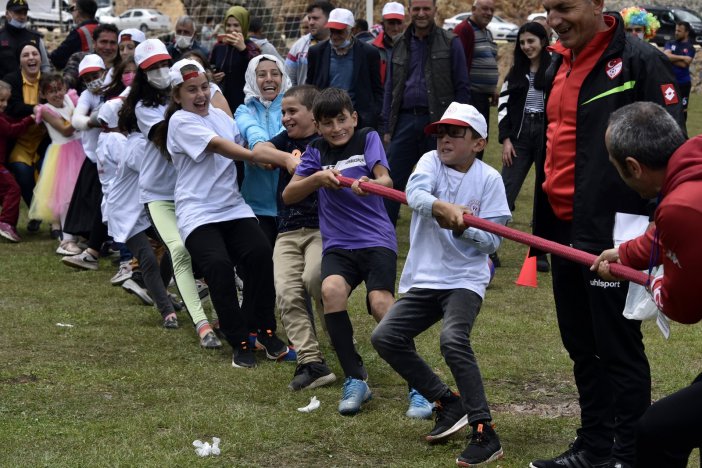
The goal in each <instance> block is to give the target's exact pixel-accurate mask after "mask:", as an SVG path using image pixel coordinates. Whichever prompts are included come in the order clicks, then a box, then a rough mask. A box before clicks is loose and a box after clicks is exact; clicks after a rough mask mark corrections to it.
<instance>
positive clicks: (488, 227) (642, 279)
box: [337, 175, 648, 286]
mask: <svg viewBox="0 0 702 468" xmlns="http://www.w3.org/2000/svg"><path fill="white" fill-rule="evenodd" d="M337 178H338V179H339V182H340V183H341V185H342V186H344V187H351V185H352V184H353V183H354V182H356V179H352V178H350V177H345V176H341V175H340V176H337ZM360 187H361V189H363V190H364V191H365V192H368V193H372V194H375V195H380V196H381V197H383V198H387V199H389V200H393V201H396V202H400V203H403V204H405V205H406V204H407V197H406V196H405V194H404V192H401V191H399V190H395V189H391V188H388V187H384V186H382V185H378V184H374V183H370V182H361V183H360ZM463 222H464V223H466V225H467V226H471V227H474V228H477V229H482V230H483V231H488V232H491V233H493V234H497V235H498V236H502V237H504V238H505V239H510V240H513V241H515V242H519V243H520V244H525V245H528V246H531V247H535V248H537V249H539V250H542V251H544V252H548V253H551V254H553V255H558V256H559V257H562V258H565V259H566V260H570V261H572V262H575V263H580V264H581V265H585V266H590V265H592V264H593V262H594V261H595V259H596V258H597V255H593V254H591V253H588V252H583V251H582V250H578V249H574V248H572V247H568V246H567V245H563V244H559V243H557V242H553V241H550V240H546V239H544V238H541V237H537V236H535V235H533V234H527V233H526V232H522V231H518V230H516V229H512V228H509V227H507V226H503V225H501V224H497V223H493V222H492V221H488V220H485V219H482V218H478V217H477V216H470V215H463ZM610 271H611V272H612V274H613V275H615V276H617V277H619V278H621V279H625V280H628V281H631V282H634V283H636V284H640V285H642V286H646V284H647V283H648V275H647V274H646V273H644V272H641V271H638V270H634V269H633V268H630V267H627V266H624V265H621V264H619V263H611V264H610Z"/></svg>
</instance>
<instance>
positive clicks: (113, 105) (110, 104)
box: [97, 97, 124, 128]
mask: <svg viewBox="0 0 702 468" xmlns="http://www.w3.org/2000/svg"><path fill="white" fill-rule="evenodd" d="M122 104H124V100H123V99H121V98H118V97H117V98H114V99H110V100H109V101H107V102H105V103H104V104H103V105H101V106H100V110H99V111H98V115H97V118H98V120H99V121H100V122H102V124H103V125H104V126H105V127H106V128H117V126H118V122H119V110H120V109H121V108H122Z"/></svg>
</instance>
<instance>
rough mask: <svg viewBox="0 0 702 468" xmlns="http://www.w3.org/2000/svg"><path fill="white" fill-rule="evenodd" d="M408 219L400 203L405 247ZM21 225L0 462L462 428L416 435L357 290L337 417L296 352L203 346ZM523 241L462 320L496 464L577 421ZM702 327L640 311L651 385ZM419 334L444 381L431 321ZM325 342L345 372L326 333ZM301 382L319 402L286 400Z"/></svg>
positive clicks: (398, 445) (438, 461) (513, 460)
mask: <svg viewBox="0 0 702 468" xmlns="http://www.w3.org/2000/svg"><path fill="white" fill-rule="evenodd" d="M698 105H700V99H699V98H698V97H697V96H694V97H693V99H692V105H691V108H692V109H695V111H694V112H692V113H691V116H690V119H691V120H690V124H689V127H690V135H696V134H698V133H700V130H702V112H699V111H697V109H696V108H697V106H698ZM493 117H494V116H493ZM491 128H493V129H495V128H496V126H495V122H493V125H492V127H491ZM499 149H500V148H499V146H498V145H497V144H496V141H492V142H491V143H490V145H489V148H488V152H487V157H486V160H487V161H488V162H489V163H491V164H493V165H494V166H497V164H498V161H499ZM531 185H532V182H531V178H530V180H529V181H528V182H527V183H526V184H525V187H524V190H523V193H522V195H521V197H520V199H519V201H518V211H517V212H516V213H515V221H514V223H513V225H512V226H513V227H515V228H517V229H521V230H525V231H526V230H528V229H529V226H528V222H529V219H530V215H531V213H530V209H531V204H530V202H529V200H530V197H531V195H532V187H531ZM409 217H410V216H409V212H408V211H403V214H402V222H401V226H400V229H399V234H398V238H399V240H400V241H401V248H402V250H403V252H406V249H407V241H406V239H407V222H408V220H409ZM25 224H26V218H25V214H24V213H23V215H22V219H21V221H20V226H24V225H25ZM21 235H22V236H23V238H24V239H25V241H24V242H22V243H21V244H9V243H2V244H0V317H1V318H2V323H3V326H2V328H0V421H1V423H0V444H1V446H2V449H1V450H0V466H3V467H5V466H7V467H15V466H51V467H62V466H70V467H72V466H193V465H197V466H305V467H307V466H312V467H316V466H320V467H321V466H325V467H326V466H378V465H392V466H453V465H454V459H455V457H456V456H457V455H458V454H459V453H460V452H461V451H462V450H463V448H464V445H465V440H464V439H462V438H460V437H456V438H453V439H451V440H450V441H449V442H448V443H446V444H443V445H436V446H429V445H427V444H426V443H424V442H423V440H422V438H421V436H422V435H423V434H425V433H426V432H428V430H429V429H430V428H431V426H432V423H431V422H429V421H411V420H408V419H407V418H405V417H404V412H405V410H406V386H405V384H404V383H403V381H402V379H400V377H399V376H398V375H397V374H395V373H394V372H393V371H392V370H391V369H390V367H389V366H388V365H387V364H385V363H384V362H383V361H382V360H381V359H380V358H379V357H378V356H377V354H376V353H375V352H374V351H373V349H372V347H371V345H370V343H369V341H368V337H369V335H370V332H371V330H372V329H373V326H374V322H373V320H372V319H371V318H370V317H369V316H368V315H367V314H366V312H365V307H364V304H363V292H362V291H357V292H355V293H354V294H353V296H352V305H351V306H350V310H351V314H352V317H353V322H354V326H355V329H356V336H357V338H358V341H359V350H360V353H361V355H362V356H363V357H364V359H365V361H366V364H367V367H368V370H369V373H370V385H371V387H372V389H373V392H374V398H373V400H372V401H371V402H370V403H369V404H368V405H367V406H366V407H365V408H364V410H363V411H362V412H361V413H360V414H359V415H357V416H355V417H342V416H340V415H339V414H338V413H337V411H336V405H337V402H338V399H339V396H340V383H338V382H337V383H336V384H334V385H333V386H331V387H327V388H321V389H316V390H314V391H304V392H300V393H293V392H291V391H289V390H288V389H287V384H288V382H289V381H290V379H291V377H292V373H293V370H294V365H292V364H289V363H280V364H279V363H271V362H263V360H259V364H260V365H259V367H258V368H257V369H255V370H241V369H233V368H232V367H231V364H230V358H231V355H230V351H229V349H228V348H225V350H222V351H218V352H205V351H202V350H200V349H199V348H198V342H197V339H196V337H195V333H194V332H193V330H192V328H191V327H190V326H187V325H188V324H187V318H186V316H185V315H184V314H181V315H180V318H181V323H184V324H186V326H184V327H181V328H180V329H178V330H176V331H166V330H163V329H161V328H160V327H159V315H158V314H157V312H156V311H155V309H153V308H148V307H143V306H140V305H138V304H137V302H136V299H134V297H133V296H130V295H127V294H125V293H124V292H122V291H121V290H120V289H119V288H114V287H112V286H110V284H109V282H108V280H109V278H110V276H111V275H112V274H113V273H114V270H115V268H113V267H112V266H111V265H110V263H109V262H108V261H104V260H103V261H102V262H101V265H100V270H99V271H97V272H78V271H73V270H71V269H69V268H66V267H64V266H63V265H61V264H60V262H59V257H58V256H56V255H55V254H54V253H53V250H54V249H55V241H51V240H49V239H48V235H47V234H46V233H45V232H42V233H41V234H38V235H29V234H27V233H26V232H24V231H23V230H22V232H21ZM525 253H526V247H524V246H522V245H518V244H515V243H514V242H510V241H505V242H504V244H503V246H502V248H501V250H500V256H501V258H502V262H503V267H502V268H500V269H499V270H498V272H497V276H496V277H495V280H494V282H493V284H492V286H491V287H490V289H489V290H488V294H487V297H486V301H485V303H484V305H483V308H482V311H481V313H480V316H479V319H478V321H477V325H476V328H475V331H474V334H473V344H474V348H475V350H476V353H477V356H478V359H479V362H480V366H481V370H482V372H483V376H484V379H485V387H486V391H487V394H488V399H489V401H490V404H491V406H492V408H493V415H494V418H495V422H496V424H497V428H498V431H499V433H500V435H501V438H502V443H503V447H504V450H505V459H504V460H503V461H502V462H501V463H500V464H499V465H497V466H502V467H524V466H527V465H528V462H529V461H530V460H532V459H533V458H535V457H542V456H545V455H551V454H555V453H559V452H560V451H562V450H563V449H564V448H565V447H566V446H567V444H568V443H569V442H570V440H571V439H572V438H573V437H574V430H575V428H576V427H577V425H578V409H577V400H576V392H575V387H574V384H573V379H572V374H571V363H570V360H569V359H568V356H567V354H566V352H565V351H564V349H563V347H562V345H561V343H560V338H559V334H558V327H557V325H556V321H555V313H554V307H553V300H552V295H551V281H550V276H549V275H547V274H539V287H538V288H537V289H530V288H521V287H517V286H515V285H514V280H515V279H516V278H517V275H518V273H519V268H520V267H521V263H522V261H523V258H524V255H525ZM401 258H404V256H403V255H401ZM57 323H68V324H72V325H74V327H73V328H63V327H59V326H57V325H56V324H57ZM701 330H702V329H700V327H696V326H693V327H684V326H680V325H673V327H672V336H671V338H670V340H668V341H665V340H664V339H663V338H662V336H661V335H660V333H659V332H658V331H657V330H656V328H655V325H653V324H651V323H647V324H645V325H644V333H645V342H646V348H647V351H648V355H649V358H650V361H651V368H652V375H653V395H654V398H660V397H661V396H664V395H666V394H669V393H671V392H673V391H675V390H676V389H679V388H681V387H683V386H685V385H686V384H687V383H689V382H690V381H691V380H692V379H693V378H694V377H695V376H696V375H697V373H698V372H699V371H700V369H702V353H701V352H700V346H699V344H700V339H701V334H702V331H701ZM417 347H418V349H419V351H420V352H421V353H422V354H423V355H424V356H425V357H426V359H427V361H428V362H429V363H430V365H431V366H432V367H433V368H435V369H436V370H437V372H438V373H439V375H441V376H442V377H444V378H445V379H447V380H448V381H449V382H451V381H452V379H451V375H450V373H449V371H448V369H447V367H446V365H445V364H444V363H443V362H442V359H441V356H440V354H439V351H438V336H437V328H436V327H435V328H433V329H431V330H429V331H428V332H427V333H425V334H424V335H422V336H421V337H420V338H419V339H418V342H417ZM323 351H324V353H325V355H326V356H327V359H328V360H329V363H330V365H331V366H332V368H333V369H334V371H335V372H336V373H337V376H341V375H342V373H341V370H340V368H339V366H338V363H337V361H336V358H335V356H334V354H333V351H332V350H331V349H330V348H329V343H328V341H327V340H326V339H323ZM312 395H316V396H317V397H318V398H319V400H321V402H322V405H321V408H320V409H319V410H317V411H315V412H313V413H310V414H303V413H299V412H297V411H296V408H297V407H300V406H304V405H306V404H307V403H308V401H309V398H310V397H311V396H312ZM213 436H217V437H220V438H221V439H222V442H221V449H222V454H221V455H220V456H219V457H216V458H209V459H199V458H198V457H197V456H196V455H195V451H194V449H193V447H192V446H191V443H192V441H193V440H195V439H208V440H211V438H212V437H213ZM695 460H697V455H696V454H695ZM693 463H694V462H693Z"/></svg>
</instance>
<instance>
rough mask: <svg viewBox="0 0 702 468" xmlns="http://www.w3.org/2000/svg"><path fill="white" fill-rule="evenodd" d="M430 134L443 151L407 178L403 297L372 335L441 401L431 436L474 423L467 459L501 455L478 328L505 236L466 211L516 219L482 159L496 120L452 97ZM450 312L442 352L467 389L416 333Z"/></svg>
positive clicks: (411, 380) (402, 370)
mask: <svg viewBox="0 0 702 468" xmlns="http://www.w3.org/2000/svg"><path fill="white" fill-rule="evenodd" d="M424 131H425V133H427V134H431V135H432V136H433V137H435V138H436V150H434V151H430V152H428V153H426V154H424V156H422V157H421V158H420V160H419V162H418V163H417V167H416V168H415V170H414V172H413V173H412V175H411V176H410V178H409V181H408V183H407V203H408V205H409V206H410V208H412V210H413V211H412V222H411V224H410V249H409V252H408V253H407V261H406V262H405V266H404V269H403V271H402V277H401V278H400V287H399V291H400V292H401V293H403V294H404V295H403V296H402V298H400V299H399V300H398V301H397V302H396V303H395V304H394V305H393V306H392V308H391V309H390V311H389V312H388V313H387V314H386V315H385V317H384V318H383V320H382V321H381V322H380V324H378V326H377V327H376V329H375V331H374V332H373V335H372V336H371V342H372V343H373V346H374V347H375V349H376V350H377V351H378V354H379V355H380V357H382V358H383V359H384V360H385V361H387V362H388V364H390V365H391V366H392V368H393V369H395V371H397V373H399V374H400V375H401V376H402V377H403V378H404V379H405V380H406V381H407V383H408V384H409V386H410V387H412V388H414V389H416V390H417V391H418V392H419V393H421V394H422V395H423V396H424V397H425V398H426V399H427V400H429V401H435V402H436V405H437V406H436V423H435V425H434V429H433V430H432V431H431V432H429V434H428V435H427V436H426V440H427V441H429V442H437V441H440V440H442V439H445V438H446V437H448V436H450V435H451V434H454V433H455V432H457V431H459V430H461V429H462V428H463V427H465V426H466V425H468V424H470V426H471V431H472V432H471V436H470V437H469V442H468V445H467V447H466V449H465V450H464V451H463V453H461V455H460V456H459V457H458V458H457V460H456V462H457V464H458V466H475V465H477V464H480V465H481V466H482V464H484V463H485V464H487V463H490V462H493V461H495V460H497V459H499V458H502V446H501V444H500V440H499V438H498V436H497V433H496V432H495V430H494V427H493V425H492V422H491V421H492V416H491V414H490V409H489V407H488V404H487V399H486V397H485V390H484V388H483V380H482V377H481V375H480V368H479V367H478V363H477V360H476V358H475V354H474V353H473V350H472V348H471V344H470V333H471V329H472V328H473V324H474V323H475V319H476V317H477V315H478V312H479V311H480V306H481V305H482V302H483V297H484V296H485V289H486V288H487V285H488V284H489V283H490V271H489V269H488V263H487V261H488V254H490V253H493V252H495V251H496V250H497V248H498V247H499V246H500V242H501V241H502V238H501V237H499V236H497V235H495V234H491V233H489V232H486V231H481V230H478V229H475V228H472V227H467V226H465V225H464V223H463V215H464V214H468V215H470V216H478V217H480V218H483V219H488V220H490V221H493V222H496V223H499V224H502V225H504V224H506V223H507V222H508V221H509V220H510V219H511V211H510V209H509V206H507V197H506V195H505V187H504V184H503V183H502V178H501V176H500V174H499V173H498V172H497V171H496V170H495V169H493V168H492V167H490V166H489V165H487V164H485V163H483V162H482V161H481V160H479V159H476V156H477V154H478V153H479V152H480V151H482V150H483V149H484V148H485V143H486V138H487V123H486V122H485V118H484V117H483V116H482V115H481V114H480V112H478V110H477V109H476V108H475V107H473V106H471V105H468V104H460V103H458V102H452V103H451V104H450V105H449V107H448V109H446V112H445V113H444V115H443V117H442V118H441V120H439V121H437V122H434V123H432V124H430V125H428V126H427V127H426V128H425V129H424ZM440 320H443V324H442V328H441V339H440V343H441V354H442V355H443V356H444V359H445V360H446V364H448V366H449V368H450V369H451V373H452V374H453V377H454V379H455V381H456V387H457V390H458V394H457V393H456V392H455V391H454V390H452V389H451V388H450V387H449V386H448V385H446V384H445V383H444V382H443V381H442V380H441V379H440V378H439V376H437V375H436V373H435V372H434V371H433V370H432V369H431V367H429V366H428V365H427V363H426V362H425V361H424V360H423V359H422V358H421V357H420V356H419V354H417V350H416V348H415V346H414V341H413V340H414V337H416V336H417V335H419V334H420V333H422V332H423V331H424V330H426V329H428V328H430V327H431V326H433V325H434V324H435V323H437V322H438V321H440Z"/></svg>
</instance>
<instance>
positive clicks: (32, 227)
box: [27, 219, 41, 232]
mask: <svg viewBox="0 0 702 468" xmlns="http://www.w3.org/2000/svg"><path fill="white" fill-rule="evenodd" d="M39 227H41V221H40V220H38V219H30V220H29V222H27V231H29V232H39Z"/></svg>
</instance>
